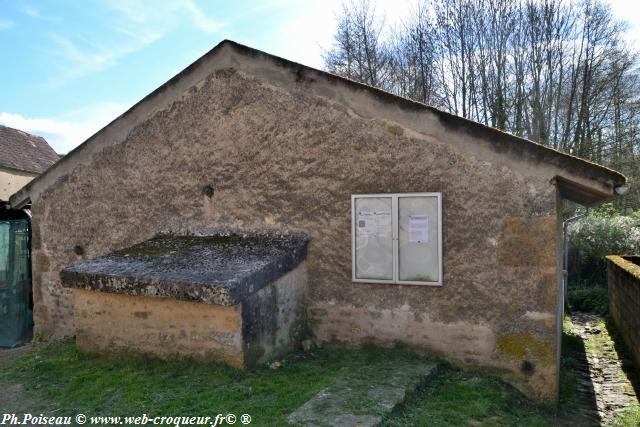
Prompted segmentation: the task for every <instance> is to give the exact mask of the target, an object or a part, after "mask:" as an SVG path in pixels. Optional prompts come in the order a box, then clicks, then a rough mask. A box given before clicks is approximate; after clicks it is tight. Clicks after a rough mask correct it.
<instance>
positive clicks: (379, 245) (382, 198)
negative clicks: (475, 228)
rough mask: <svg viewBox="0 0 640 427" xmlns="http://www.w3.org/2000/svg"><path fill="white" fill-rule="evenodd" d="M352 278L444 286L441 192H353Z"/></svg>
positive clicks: (356, 280) (366, 280) (357, 280)
mask: <svg viewBox="0 0 640 427" xmlns="http://www.w3.org/2000/svg"><path fill="white" fill-rule="evenodd" d="M351 248H352V253H351V259H352V280H353V281H354V282H366V283H397V284H402V285H431V286H441V285H442V193H394V194H353V195H351Z"/></svg>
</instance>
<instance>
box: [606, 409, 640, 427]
mask: <svg viewBox="0 0 640 427" xmlns="http://www.w3.org/2000/svg"><path fill="white" fill-rule="evenodd" d="M638 426H640V405H638V404H635V405H632V406H630V407H628V408H626V409H625V410H624V411H622V412H621V413H620V414H618V415H616V417H615V418H614V419H613V421H612V422H611V423H610V424H609V425H608V427H638Z"/></svg>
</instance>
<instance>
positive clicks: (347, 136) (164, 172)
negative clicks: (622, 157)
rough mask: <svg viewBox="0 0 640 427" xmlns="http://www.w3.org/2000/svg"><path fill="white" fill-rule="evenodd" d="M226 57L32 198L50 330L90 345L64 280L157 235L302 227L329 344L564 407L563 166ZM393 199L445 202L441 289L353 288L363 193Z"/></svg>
mask: <svg viewBox="0 0 640 427" xmlns="http://www.w3.org/2000/svg"><path fill="white" fill-rule="evenodd" d="M220 55H221V56H220V58H227V56H225V55H231V59H229V60H228V61H227V60H225V61H227V62H225V64H228V63H233V64H234V67H233V68H224V69H216V67H217V66H218V65H216V62H215V61H217V59H215V58H214V59H211V61H213V62H211V63H206V62H205V63H203V64H201V65H199V66H198V67H200V68H197V70H196V71H194V72H193V73H192V74H190V75H189V76H190V77H189V78H191V76H194V75H197V74H198V73H200V74H201V75H202V79H201V80H199V81H197V83H195V84H191V83H188V82H187V83H188V84H187V83H184V84H183V82H182V81H176V82H173V83H172V84H171V85H170V86H169V87H167V88H165V89H163V91H165V92H170V93H171V99H173V101H172V102H168V101H166V100H165V98H163V97H164V96H165V93H164V92H162V91H160V92H158V93H154V94H153V96H151V98H149V100H146V101H144V102H143V103H142V104H141V105H140V106H138V107H136V108H135V109H134V110H132V112H131V113H129V114H127V115H125V116H123V118H122V119H121V121H116V122H114V124H113V125H110V127H108V128H106V129H105V130H104V131H103V132H101V133H100V134H98V135H97V136H96V137H95V138H97V139H96V140H95V141H90V143H91V144H89V145H87V146H86V147H88V148H81V149H80V151H79V152H78V153H74V154H73V155H72V156H70V158H69V159H67V160H66V161H65V162H63V163H61V164H60V165H58V166H57V168H58V170H65V168H66V169H67V170H68V173H65V175H64V176H62V177H60V178H58V179H57V180H56V181H55V182H53V183H51V184H50V185H49V186H48V187H47V188H46V190H43V191H42V192H40V193H39V194H38V195H37V197H35V196H33V200H32V201H33V215H34V216H33V269H34V274H33V283H34V299H35V328H36V333H37V334H41V335H44V336H46V337H55V336H59V335H73V334H74V333H75V327H74V323H73V315H72V313H73V300H72V299H71V297H70V293H69V292H68V291H67V290H65V289H63V288H61V286H60V283H59V272H60V271H61V270H62V269H63V268H64V267H66V266H68V265H69V264H71V263H73V262H74V261H76V260H79V259H83V258H92V257H95V256H99V255H102V254H106V253H108V252H111V251H113V250H115V249H119V248H124V247H127V246H130V245H132V244H134V243H136V242H140V241H143V240H146V239H149V238H151V237H152V236H154V235H155V234H157V233H159V232H169V233H198V234H207V233H212V232H214V231H224V230H241V231H243V230H247V231H250V230H257V231H261V230H276V231H280V232H288V231H296V232H302V233H305V234H306V235H308V236H309V237H310V243H309V249H308V255H307V262H306V263H307V269H308V277H309V297H308V306H309V307H308V311H307V314H308V317H309V320H308V325H309V334H310V335H311V336H312V338H313V339H315V341H316V342H317V343H320V344H322V343H326V342H340V343H343V344H345V345H351V346H357V345H362V344H364V343H369V342H372V343H376V344H379V345H385V346H390V345H394V344H396V343H404V344H406V345H409V346H412V347H414V348H416V349H418V350H420V351H425V352H431V353H436V354H439V355H442V356H444V357H446V358H448V359H449V360H452V361H454V362H456V363H458V364H461V365H464V366H472V367H482V368H487V369H491V370H492V371H495V372H497V373H499V374H501V375H502V376H503V377H504V378H507V379H508V380H509V381H511V382H512V383H513V384H515V385H516V386H517V387H519V388H520V389H521V390H523V391H524V392H525V393H527V394H528V395H530V396H533V397H536V398H538V399H541V400H544V401H547V402H554V401H555V399H556V397H557V368H558V364H557V357H558V353H559V345H558V342H557V338H558V334H557V328H558V322H557V307H558V298H559V294H558V285H557V277H558V267H557V266H558V264H557V261H558V257H557V255H558V254H559V251H558V245H557V243H558V240H557V239H556V232H557V226H558V217H557V213H556V197H557V193H556V187H555V185H554V182H553V178H554V177H555V176H557V175H558V174H559V173H560V172H561V169H560V168H559V167H558V166H557V165H555V164H554V163H553V162H541V161H539V160H538V159H536V158H535V157H534V156H533V155H532V154H531V153H529V152H528V151H526V150H524V151H523V150H519V149H516V148H517V147H515V146H516V145H518V144H526V143H523V142H519V143H518V142H514V143H513V145H514V147H511V146H510V145H508V144H507V143H506V142H501V143H500V144H498V143H495V141H491V140H489V139H487V138H486V136H485V134H484V133H478V132H476V131H474V129H475V128H474V127H473V126H471V127H469V128H465V127H460V126H458V125H455V126H454V125H451V123H450V122H446V121H442V120H440V119H439V118H438V117H439V116H437V115H436V114H434V113H432V112H430V111H428V110H424V109H423V110H417V109H411V108H405V107H402V106H401V105H399V104H397V103H393V102H388V101H385V100H384V99H381V98H380V99H379V98H375V97H372V96H371V95H370V91H368V90H367V91H365V90H357V89H353V88H349V87H347V86H341V85H340V84H338V83H336V82H335V81H330V80H326V79H325V80H323V78H324V77H322V76H321V75H320V74H318V75H315V76H314V77H313V78H312V79H311V78H307V79H305V78H303V77H301V75H300V74H297V73H295V72H293V71H289V70H288V69H282V68H281V67H280V66H279V65H278V64H272V63H268V62H265V61H266V60H263V59H259V58H258V59H256V58H253V57H246V56H242V55H240V54H237V55H236V54H235V53H233V52H232V51H230V52H226V51H223V53H221V54H220ZM234 55H235V56H234ZM221 61H222V60H221ZM252 61H253V62H252ZM258 63H259V64H258ZM257 64H258V65H257ZM205 66H206V67H208V68H206V69H207V70H209V71H207V72H206V73H205V71H202V67H205ZM244 69H246V70H252V71H251V72H248V71H243V70H244ZM193 78H195V77H193ZM167 96H168V95H167ZM154 97H155V98H154ZM336 99H341V100H343V101H341V102H336ZM141 117H142V118H144V120H142V119H140V118H141ZM132 120H141V121H139V122H138V123H137V124H136V125H135V126H132V127H131V128H130V129H129V128H127V127H126V126H128V123H131V121H132ZM474 126H475V125H474ZM103 143H104V145H97V144H103ZM97 147H101V148H99V149H98V148H97ZM73 156H76V159H79V160H78V161H77V162H76V163H71V160H70V159H72V158H73ZM71 165H73V167H72V166H71ZM39 185H40V184H39ZM207 186H211V187H212V188H213V189H214V191H213V196H211V194H209V195H207V194H204V192H203V188H206V187H207ZM386 192H397V193H402V192H441V193H442V197H443V251H444V254H443V259H444V272H443V285H442V286H441V287H431V286H406V285H405V286H400V285H388V284H366V283H352V281H351V219H350V218H351V206H350V203H351V195H352V194H362V193H386ZM76 246H81V247H82V248H83V249H84V253H83V254H82V255H77V254H76V253H75V252H74V248H75V247H76Z"/></svg>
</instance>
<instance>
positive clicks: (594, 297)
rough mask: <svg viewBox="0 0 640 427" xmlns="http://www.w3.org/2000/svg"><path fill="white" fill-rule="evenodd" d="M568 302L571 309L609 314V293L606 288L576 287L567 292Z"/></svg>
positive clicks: (603, 314) (602, 314)
mask: <svg viewBox="0 0 640 427" xmlns="http://www.w3.org/2000/svg"><path fill="white" fill-rule="evenodd" d="M567 303H568V304H569V309H570V310H571V311H584V312H589V313H596V314H599V315H600V316H606V315H607V314H609V295H608V294H607V289H606V288H594V287H591V288H575V289H569V291H568V292H567Z"/></svg>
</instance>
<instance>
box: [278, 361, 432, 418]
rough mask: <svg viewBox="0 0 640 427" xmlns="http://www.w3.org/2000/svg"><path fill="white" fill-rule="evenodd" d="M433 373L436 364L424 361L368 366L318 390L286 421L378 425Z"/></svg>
mask: <svg viewBox="0 0 640 427" xmlns="http://www.w3.org/2000/svg"><path fill="white" fill-rule="evenodd" d="M435 372H436V365H435V364H433V363H429V362H426V361H423V360H415V361H414V362H412V363H406V362H405V363H398V364H396V363H395V362H394V363H392V362H388V363H379V364H375V365H371V366H369V367H367V368H366V369H362V370H361V371H358V372H353V373H351V374H349V375H348V376H346V377H344V378H340V379H338V380H336V382H334V383H333V384H332V385H330V386H329V387H327V388H325V389H323V390H321V391H320V392H319V393H318V394H316V395H315V396H314V397H313V398H312V399H311V400H309V401H308V402H306V403H305V404H304V405H302V406H301V407H300V408H298V409H297V410H296V411H294V412H293V413H292V414H291V415H289V417H288V421H289V422H290V423H293V424H296V425H303V426H317V427H331V426H336V427H353V426H356V425H359V426H361V427H370V426H377V425H379V424H380V422H381V421H382V417H383V416H384V415H385V414H388V413H389V412H391V411H392V410H393V408H395V407H396V406H397V405H398V404H400V403H401V402H403V401H404V399H405V397H406V396H407V394H408V393H411V392H412V391H414V390H415V389H416V388H417V387H418V386H420V385H422V384H423V383H424V382H425V381H427V380H428V378H429V377H430V376H432V375H433V374H434V373H435Z"/></svg>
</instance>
